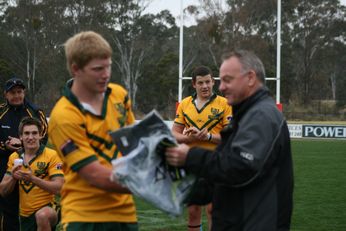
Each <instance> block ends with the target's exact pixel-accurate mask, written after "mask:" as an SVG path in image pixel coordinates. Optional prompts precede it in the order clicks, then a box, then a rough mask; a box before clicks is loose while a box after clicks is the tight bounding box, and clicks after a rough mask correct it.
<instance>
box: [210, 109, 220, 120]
mask: <svg viewBox="0 0 346 231" xmlns="http://www.w3.org/2000/svg"><path fill="white" fill-rule="evenodd" d="M210 112H211V115H208V119H211V120H213V119H217V118H219V117H220V114H219V113H220V109H217V108H213V107H212V108H211V109H210Z"/></svg>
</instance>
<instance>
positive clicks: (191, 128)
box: [172, 66, 232, 231]
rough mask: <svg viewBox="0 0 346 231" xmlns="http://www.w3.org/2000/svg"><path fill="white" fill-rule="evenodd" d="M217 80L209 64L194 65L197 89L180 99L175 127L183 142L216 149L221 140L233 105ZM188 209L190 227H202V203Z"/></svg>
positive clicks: (191, 230)
mask: <svg viewBox="0 0 346 231" xmlns="http://www.w3.org/2000/svg"><path fill="white" fill-rule="evenodd" d="M214 84H215V80H214V78H213V76H212V72H211V70H210V69H209V68H208V67H206V66H199V67H196V68H195V69H194V71H193V73H192V86H193V88H195V91H196V92H195V94H193V95H192V96H188V97H186V98H184V99H183V100H182V101H181V102H180V104H179V106H178V108H177V113H176V118H175V120H174V124H173V127H172V131H173V134H174V136H175V137H176V139H177V141H178V142H179V143H186V144H188V145H189V146H191V147H194V146H198V147H203V148H207V149H211V150H213V149H215V148H216V145H217V144H218V142H219V141H220V140H221V138H220V134H219V133H220V131H221V130H222V129H223V128H224V127H225V126H227V125H228V124H229V119H230V117H231V115H232V109H231V107H230V106H229V105H228V104H227V100H226V98H224V97H222V96H219V95H217V94H215V93H214V92H213V87H214ZM211 210H212V206H211V204H209V205H208V206H207V210H206V211H207V217H208V223H209V227H211ZM188 211H189V217H188V230H189V231H197V230H200V227H201V212H202V210H201V206H197V205H190V206H189V207H188Z"/></svg>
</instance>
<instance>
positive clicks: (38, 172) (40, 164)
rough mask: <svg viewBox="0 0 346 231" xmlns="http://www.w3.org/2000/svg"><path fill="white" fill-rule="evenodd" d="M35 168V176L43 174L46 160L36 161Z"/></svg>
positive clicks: (45, 168) (45, 170) (45, 169)
mask: <svg viewBox="0 0 346 231" xmlns="http://www.w3.org/2000/svg"><path fill="white" fill-rule="evenodd" d="M36 167H37V169H36V170H35V175H36V176H41V175H44V174H45V173H46V172H47V163H46V162H37V163H36Z"/></svg>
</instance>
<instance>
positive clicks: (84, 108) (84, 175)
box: [48, 31, 138, 231]
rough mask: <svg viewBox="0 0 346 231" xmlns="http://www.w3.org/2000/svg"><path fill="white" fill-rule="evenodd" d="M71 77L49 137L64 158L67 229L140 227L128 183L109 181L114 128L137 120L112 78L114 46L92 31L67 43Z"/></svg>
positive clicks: (56, 108) (54, 114) (129, 230)
mask: <svg viewBox="0 0 346 231" xmlns="http://www.w3.org/2000/svg"><path fill="white" fill-rule="evenodd" d="M65 55H66V60H67V67H68V70H69V72H70V74H71V76H72V79H71V81H68V83H67V84H66V86H65V88H64V92H63V96H62V97H61V98H60V99H59V101H58V102H57V103H56V105H55V106H54V108H53V110H52V113H51V116H50V120H49V128H48V134H49V140H50V142H51V143H52V144H53V145H54V146H55V148H56V150H57V151H58V153H59V154H60V156H61V158H62V159H63V162H64V168H65V184H64V185H63V188H62V191H61V206H62V208H61V212H62V223H63V229H64V230H67V231H72V230H85V231H91V230H95V231H96V230H97V231H103V230H115V231H116V230H124V231H132V230H138V225H137V216H136V209H135V205H134V201H133V198H132V195H131V193H130V191H129V190H128V189H127V188H124V187H122V186H121V185H119V184H117V183H115V182H113V181H111V180H110V176H111V171H112V164H111V161H112V160H113V159H115V158H117V157H119V156H121V154H120V153H119V152H118V150H117V147H116V146H115V144H113V142H112V139H111V136H110V135H109V132H110V131H114V130H116V129H119V128H121V127H123V126H125V125H129V124H132V123H134V122H135V118H134V115H133V112H132V109H131V102H130V99H129V98H128V94H127V91H126V90H125V89H124V88H123V87H121V86H120V85H117V84H112V83H109V81H110V77H111V65H112V61H111V60H112V59H111V55H112V50H111V47H110V45H109V43H108V42H107V41H106V40H105V39H104V38H103V37H102V36H101V35H100V34H97V33H95V32H92V31H87V32H81V33H78V34H76V35H74V36H73V37H71V38H69V39H68V40H67V41H66V43H65Z"/></svg>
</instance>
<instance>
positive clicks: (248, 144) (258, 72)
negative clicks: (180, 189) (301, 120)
mask: <svg viewBox="0 0 346 231" xmlns="http://www.w3.org/2000/svg"><path fill="white" fill-rule="evenodd" d="M220 79H221V82H220V86H219V89H220V91H221V92H222V93H223V94H224V96H225V97H226V98H227V101H228V104H229V105H232V106H233V120H232V121H231V123H230V125H229V126H228V127H226V128H225V129H224V130H222V131H221V143H220V144H219V146H218V147H217V149H216V151H214V152H213V151H208V150H205V149H202V148H198V147H193V148H189V146H187V145H185V144H180V145H179V146H177V147H172V148H167V150H166V158H167V161H168V162H169V164H171V165H173V166H184V167H185V168H186V169H187V170H188V171H190V172H191V173H194V174H196V175H197V176H198V177H199V178H204V179H206V182H213V183H212V187H211V188H212V190H208V192H209V193H208V194H207V193H204V194H203V193H201V191H200V190H202V189H206V188H207V187H204V188H200V189H199V190H196V191H199V194H198V195H196V197H194V196H193V195H192V196H191V200H194V202H197V203H201V204H203V203H207V202H208V200H212V203H213V211H212V230H213V231H222V230H225V231H226V230H227V231H232V230H241V231H250V230H251V231H257V230H258V231H260V230H261V231H274V230H275V231H277V230H280V231H284V230H289V229H290V223H291V215H292V208H293V205H292V204H293V164H292V154H291V145H290V137H289V131H288V127H287V123H286V121H285V119H284V118H283V115H282V113H281V112H280V111H279V110H278V109H277V107H276V105H275V102H274V100H273V99H272V98H271V96H270V95H269V91H268V89H267V88H266V87H265V72H264V67H263V64H262V62H261V60H260V59H259V58H258V57H257V56H256V55H255V54H253V53H252V52H249V51H244V50H239V51H233V52H230V53H226V54H225V55H224V57H223V62H222V65H221V67H220ZM204 185H208V184H206V183H204ZM209 188H210V187H209Z"/></svg>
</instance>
